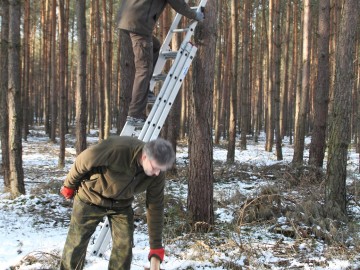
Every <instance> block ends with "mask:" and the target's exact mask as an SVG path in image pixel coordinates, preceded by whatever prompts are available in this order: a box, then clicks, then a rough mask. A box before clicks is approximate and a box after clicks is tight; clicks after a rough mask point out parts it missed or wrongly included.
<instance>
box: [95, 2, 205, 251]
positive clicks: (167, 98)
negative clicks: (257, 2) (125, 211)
mask: <svg viewBox="0 0 360 270" xmlns="http://www.w3.org/2000/svg"><path fill="white" fill-rule="evenodd" d="M206 2H207V0H201V1H200V4H199V5H198V6H197V7H193V8H192V9H196V10H201V9H203V8H204V7H205V5H206ZM181 18H182V15H181V14H179V13H177V14H176V15H175V18H174V21H173V23H172V24H171V26H170V30H169V32H168V34H167V36H166V38H165V40H164V42H163V44H162V46H161V48H160V53H159V58H158V60H157V62H156V65H155V67H154V72H153V76H152V78H151V81H150V91H153V90H154V87H155V84H156V82H157V81H164V83H163V85H162V87H161V89H160V93H159V95H158V96H157V97H156V101H155V103H154V105H153V107H152V109H151V111H150V113H149V115H148V117H147V119H146V121H145V124H144V126H143V127H142V128H141V127H136V126H133V125H131V124H130V123H129V122H126V123H125V125H124V128H123V129H122V131H121V133H120V136H138V138H139V139H140V140H142V141H144V142H148V141H151V140H154V139H156V138H157V137H158V136H159V133H160V131H161V128H162V126H163V125H164V122H165V120H166V118H167V116H168V114H169V112H170V109H171V107H172V105H173V104H174V100H175V98H176V96H177V94H178V92H179V90H180V87H181V84H182V82H183V80H184V78H185V75H186V74H187V72H188V70H189V67H190V65H191V63H192V61H193V59H194V57H195V54H196V51H197V47H196V46H195V45H193V44H192V43H191V42H190V39H191V37H192V36H193V34H194V30H195V28H196V26H197V23H198V22H197V21H192V22H191V23H190V24H189V26H188V27H186V28H184V29H179V28H178V25H179V23H180V20H181ZM174 33H185V36H184V39H183V41H182V43H181V45H180V48H179V50H178V51H172V50H171V49H170V42H171V40H172V37H173V35H174ZM168 59H175V60H174V61H173V64H172V66H171V68H170V70H169V73H167V74H162V73H161V72H162V70H163V68H164V66H165V63H166V61H167V60H168ZM139 129H141V131H139ZM110 241H111V231H110V225H109V221H108V219H107V218H106V219H105V221H104V223H103V225H102V228H101V231H100V234H99V236H98V238H97V239H96V241H95V244H94V246H93V249H92V255H95V256H99V257H102V256H103V255H104V252H105V251H106V250H107V247H108V246H109V244H110Z"/></svg>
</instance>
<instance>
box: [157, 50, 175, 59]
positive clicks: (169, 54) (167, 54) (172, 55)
mask: <svg viewBox="0 0 360 270" xmlns="http://www.w3.org/2000/svg"><path fill="white" fill-rule="evenodd" d="M177 53H178V52H177V51H168V52H162V53H161V54H162V55H163V56H164V57H165V58H175V57H176V55H177Z"/></svg>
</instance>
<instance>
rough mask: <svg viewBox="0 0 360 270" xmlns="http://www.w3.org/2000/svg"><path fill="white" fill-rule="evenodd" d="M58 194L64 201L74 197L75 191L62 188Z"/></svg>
mask: <svg viewBox="0 0 360 270" xmlns="http://www.w3.org/2000/svg"><path fill="white" fill-rule="evenodd" d="M60 193H61V194H62V195H63V196H64V197H65V199H68V200H69V199H72V198H73V197H74V194H75V189H72V188H68V187H65V186H63V187H62V188H61V189H60Z"/></svg>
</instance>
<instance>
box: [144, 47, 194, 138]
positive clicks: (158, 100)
mask: <svg viewBox="0 0 360 270" xmlns="http://www.w3.org/2000/svg"><path fill="white" fill-rule="evenodd" d="M191 46H192V44H190V43H189V44H186V47H185V48H184V49H182V50H181V51H179V53H178V55H177V56H176V59H175V61H174V63H173V65H172V67H171V68H170V71H169V73H168V74H167V76H166V79H165V81H164V83H163V85H162V87H161V89H160V93H159V95H158V96H157V97H156V101H155V103H154V105H153V107H152V109H151V111H150V113H149V115H148V117H147V119H146V121H145V123H144V127H143V128H142V130H141V132H140V135H139V139H141V138H142V137H143V135H142V134H144V133H145V132H146V130H147V129H148V128H149V126H150V123H151V121H152V119H153V118H154V114H155V112H156V111H157V110H158V108H159V107H160V106H162V103H163V100H164V98H165V96H164V95H165V90H166V89H167V86H168V84H169V83H170V82H171V78H172V76H173V75H174V72H175V71H176V67H177V66H178V63H179V62H180V60H181V58H182V57H183V55H184V53H185V51H186V50H190V48H191Z"/></svg>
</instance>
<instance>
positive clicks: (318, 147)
mask: <svg viewBox="0 0 360 270" xmlns="http://www.w3.org/2000/svg"><path fill="white" fill-rule="evenodd" d="M318 28H319V29H318V75H317V78H318V79H317V88H316V92H315V106H314V111H315V112H314V128H313V132H312V136H311V144H310V156H309V163H310V164H312V165H314V166H317V167H322V166H323V161H324V156H325V148H326V126H327V114H328V102H329V87H330V67H329V41H330V0H320V2H319V26H318Z"/></svg>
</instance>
